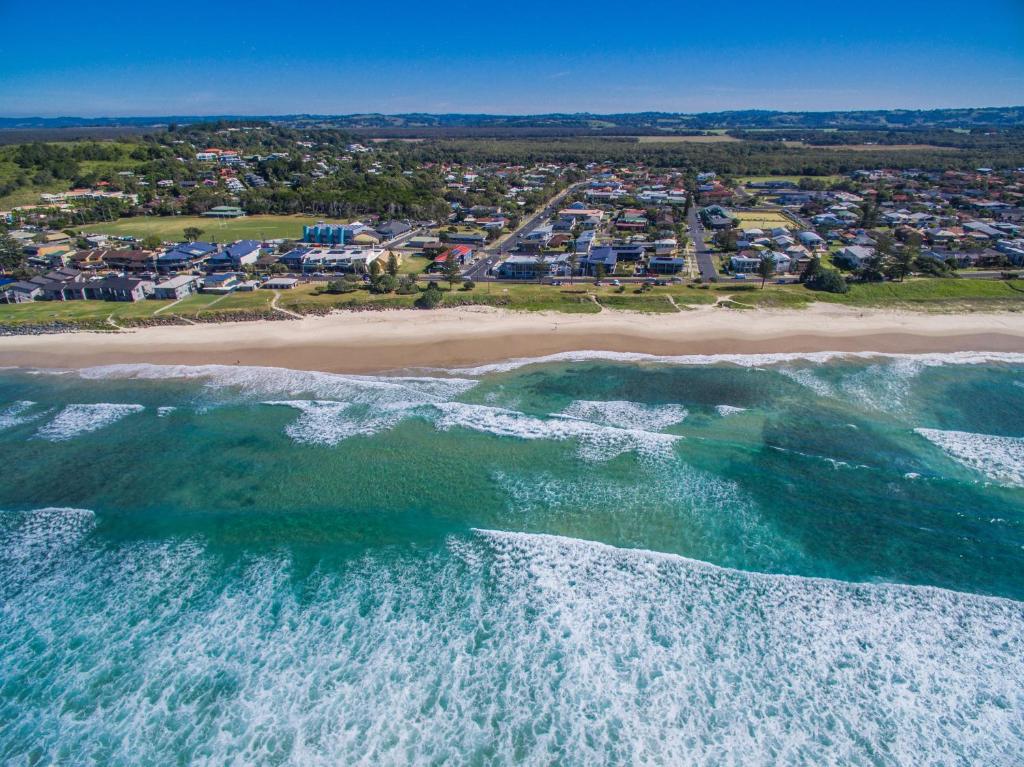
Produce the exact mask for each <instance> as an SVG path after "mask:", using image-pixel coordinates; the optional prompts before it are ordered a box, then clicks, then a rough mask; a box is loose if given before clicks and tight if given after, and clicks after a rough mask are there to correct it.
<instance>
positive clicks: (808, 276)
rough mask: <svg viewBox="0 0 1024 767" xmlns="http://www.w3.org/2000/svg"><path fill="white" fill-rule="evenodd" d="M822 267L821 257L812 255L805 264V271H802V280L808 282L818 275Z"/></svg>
mask: <svg viewBox="0 0 1024 767" xmlns="http://www.w3.org/2000/svg"><path fill="white" fill-rule="evenodd" d="M821 268H822V267H821V259H820V258H818V257H817V256H814V257H812V258H811V260H810V261H809V262H808V263H807V266H805V267H804V268H803V271H802V272H800V282H802V283H804V284H807V283H808V282H810V281H811V280H813V279H814V278H815V277H816V276H817V275H818V273H819V272H820V271H821Z"/></svg>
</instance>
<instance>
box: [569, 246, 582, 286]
mask: <svg viewBox="0 0 1024 767" xmlns="http://www.w3.org/2000/svg"><path fill="white" fill-rule="evenodd" d="M579 265H580V257H579V255H578V254H577V253H576V251H573V252H572V254H571V255H570V256H569V284H570V285H573V284H574V279H575V277H576V269H578V268H579Z"/></svg>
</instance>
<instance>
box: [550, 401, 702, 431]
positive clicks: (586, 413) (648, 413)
mask: <svg viewBox="0 0 1024 767" xmlns="http://www.w3.org/2000/svg"><path fill="white" fill-rule="evenodd" d="M559 415H562V416H565V417H567V418H578V419H580V420H583V421H592V422H594V423H599V424H603V425H604V426H617V427H618V428H620V429H642V430H644V431H660V430H662V429H665V428H668V427H669V426H673V425H675V424H677V423H680V422H682V421H683V420H684V419H685V418H686V416H687V411H686V408H685V407H683V406H682V405H644V404H642V403H639V402H626V401H623V400H609V401H597V400H576V401H575V402H573V403H572V404H570V405H569V407H567V408H566V409H565V410H563V411H562V412H561V413H559Z"/></svg>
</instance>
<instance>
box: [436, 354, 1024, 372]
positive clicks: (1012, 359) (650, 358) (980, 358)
mask: <svg viewBox="0 0 1024 767" xmlns="http://www.w3.org/2000/svg"><path fill="white" fill-rule="evenodd" d="M843 359H850V360H871V359H879V360H883V361H885V360H911V361H914V362H919V363H921V364H922V365H925V366H936V367H937V366H941V365H984V364H991V363H1005V364H1024V354H1021V353H1018V352H942V353H937V352H936V353H923V354H904V353H895V352H840V351H824V352H779V353H773V354H681V355H657V354H645V353H641V352H613V351H603V350H588V351H569V352H557V353H555V354H547V355H544V356H540V357H517V358H515V359H510V360H506V361H503V362H494V363H489V364H486V365H476V366H473V367H464V368H451V369H448V372H451V373H458V374H460V375H467V376H482V375H488V374H491V373H505V372H509V371H512V370H516V369H518V368H522V367H526V366H528V365H542V364H546V363H552V362H593V361H606V362H640V363H652V364H661V365H693V366H703V365H725V364H728V365H736V366H738V367H748V368H756V367H769V366H772V365H779V364H785V363H792V362H811V363H817V364H824V363H828V362H833V361H836V360H843ZM425 369H427V370H431V371H440V370H442V369H440V368H425Z"/></svg>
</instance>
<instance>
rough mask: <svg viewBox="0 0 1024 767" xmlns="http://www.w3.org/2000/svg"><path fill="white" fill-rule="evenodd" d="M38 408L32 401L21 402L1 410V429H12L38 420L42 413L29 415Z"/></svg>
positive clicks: (13, 403)
mask: <svg viewBox="0 0 1024 767" xmlns="http://www.w3.org/2000/svg"><path fill="white" fill-rule="evenodd" d="M35 406H36V403H35V402H32V401H30V400H19V401H18V402H12V403H11V404H10V405H8V406H7V407H5V408H4V409H3V410H0V429H11V428H13V427H15V426H20V425H21V424H23V423H28V422H29V421H33V420H35V419H36V418H38V417H39V416H40V415H42V413H29V412H28V411H29V410H31V409H32V408H34V407H35Z"/></svg>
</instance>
